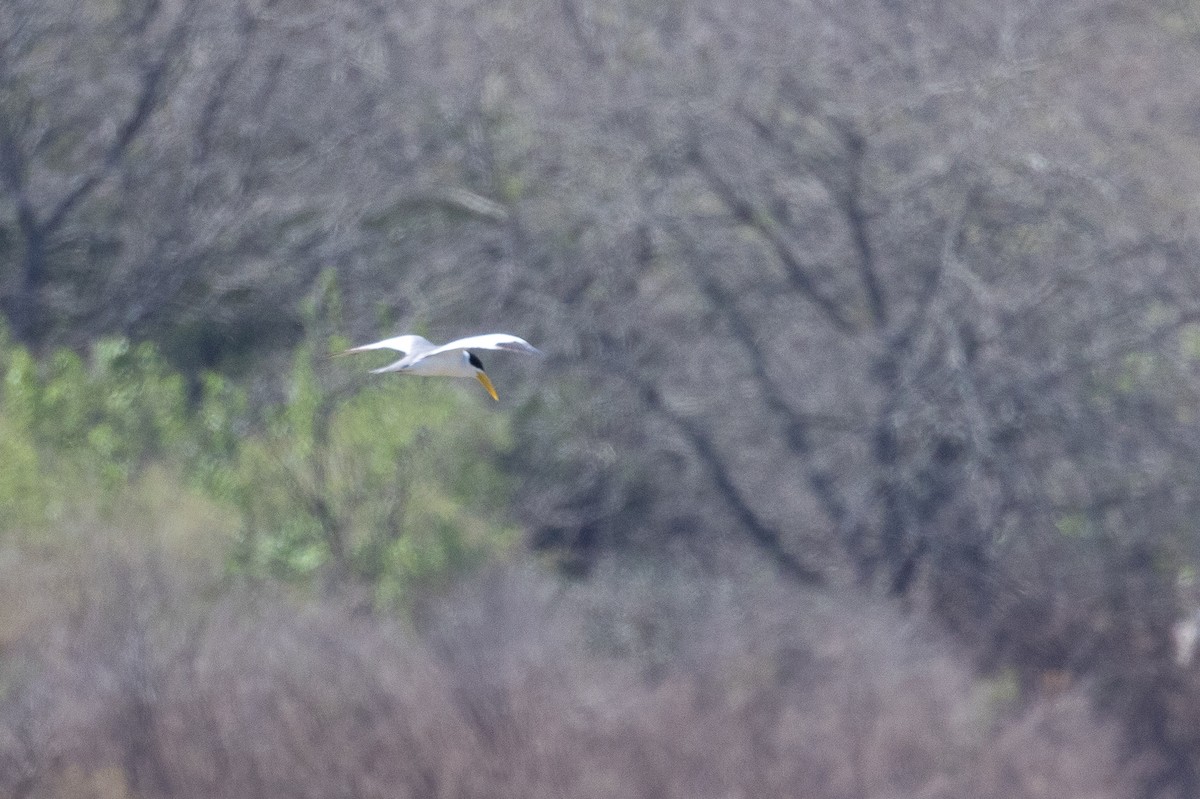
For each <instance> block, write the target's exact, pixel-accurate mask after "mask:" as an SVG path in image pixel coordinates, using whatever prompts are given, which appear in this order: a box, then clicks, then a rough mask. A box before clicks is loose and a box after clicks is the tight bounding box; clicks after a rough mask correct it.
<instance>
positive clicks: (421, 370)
mask: <svg viewBox="0 0 1200 799" xmlns="http://www.w3.org/2000/svg"><path fill="white" fill-rule="evenodd" d="M368 350H395V351H396V352H399V353H403V355H404V357H403V358H401V359H400V360H398V361H396V362H395V363H391V364H388V365H387V366H383V367H380V368H379V369H372V370H371V372H372V373H373V374H381V373H383V372H400V373H401V374H407V375H426V376H431V377H473V378H475V379H476V380H478V381H479V382H480V383H482V384H483V387H484V388H486V389H487V393H488V394H489V395H491V397H492V399H494V400H499V399H500V397H499V395H498V394H496V388H495V386H493V385H492V381H491V380H489V379H488V376H487V375H486V374H485V373H484V371H483V363H482V362H481V361H480V360H479V356H477V355H476V354H475V353H473V352H471V350H504V351H506V352H524V353H527V354H529V355H541V354H542V351H541V350H539V349H538V348H537V347H535V346H533V345H532V344H530V343H529V342H528V341H526V340H525V339H523V338H518V337H517V336H511V335H509V334H508V333H484V334H483V335H479V336H468V337H467V338H460V339H457V340H455V341H451V342H449V343H447V344H442V345H441V346H438V345H436V344H434V343H433V342H432V341H428V340H426V339H424V338H421V337H420V336H413V335H407V336H396V337H394V338H385V339H384V340H383V341H376V342H374V343H373V344H363V345H362V346H360V347H351V348H350V349H348V350H346V351H345V352H343V353H342V355H348V354H350V353H352V352H366V351H368Z"/></svg>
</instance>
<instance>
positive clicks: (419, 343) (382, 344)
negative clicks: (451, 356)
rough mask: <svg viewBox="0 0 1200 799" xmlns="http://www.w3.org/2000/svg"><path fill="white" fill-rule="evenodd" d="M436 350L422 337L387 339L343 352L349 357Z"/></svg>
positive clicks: (413, 353) (414, 353)
mask: <svg viewBox="0 0 1200 799" xmlns="http://www.w3.org/2000/svg"><path fill="white" fill-rule="evenodd" d="M432 349H434V344H433V342H432V341H429V340H428V339H425V338H422V337H421V336H412V335H409V336H396V337H394V338H385V339H384V340H383V341H376V342H374V343H372V344H363V345H361V346H358V347H351V348H350V349H348V350H346V351H345V352H343V353H342V354H343V355H347V354H349V353H351V352H367V351H368V350H395V351H396V352H402V353H404V354H405V355H409V356H412V355H420V354H422V353H425V352H428V351H429V350H432Z"/></svg>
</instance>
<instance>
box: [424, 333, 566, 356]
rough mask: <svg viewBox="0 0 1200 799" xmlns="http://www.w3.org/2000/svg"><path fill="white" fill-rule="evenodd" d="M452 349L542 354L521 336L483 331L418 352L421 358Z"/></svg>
mask: <svg viewBox="0 0 1200 799" xmlns="http://www.w3.org/2000/svg"><path fill="white" fill-rule="evenodd" d="M454 350H504V351H506V352H524V353H526V354H528V355H542V354H543V353H542V351H541V350H539V349H538V348H537V347H535V346H533V345H532V344H530V343H529V342H528V341H526V340H525V339H523V338H519V337H517V336H513V335H510V334H508V333H484V334H483V335H480V336H468V337H467V338H460V339H456V340H454V341H449V342H447V343H445V344H443V345H442V346H440V347H434V348H433V349H431V350H429V351H427V352H422V353H420V356H421V357H422V358H428V357H430V356H433V355H437V354H438V353H442V352H452V351H454Z"/></svg>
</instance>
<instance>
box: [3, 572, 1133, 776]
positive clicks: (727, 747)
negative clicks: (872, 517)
mask: <svg viewBox="0 0 1200 799" xmlns="http://www.w3.org/2000/svg"><path fill="white" fill-rule="evenodd" d="M163 571H164V570H161V569H155V568H152V567H149V566H147V565H145V564H143V566H142V567H139V568H138V569H137V570H130V569H124V570H122V569H121V568H118V567H115V566H113V565H112V564H110V565H109V567H108V568H106V569H104V570H101V571H100V573H99V574H98V575H97V576H96V577H94V578H93V579H94V581H95V582H96V584H97V586H98V587H96V588H93V589H91V590H92V593H93V595H94V596H95V597H96V601H94V602H92V603H90V605H89V606H88V607H87V609H86V612H84V613H82V614H80V615H78V617H76V618H73V619H65V620H62V621H61V623H60V624H59V625H58V627H57V629H56V630H55V631H54V632H53V634H52V635H45V636H42V637H40V638H39V643H37V645H36V646H32V645H31V647H30V651H28V652H27V653H26V655H24V656H23V657H21V658H15V657H14V658H10V659H9V663H8V665H9V671H8V673H9V674H11V675H15V676H14V677H13V681H14V685H16V686H17V687H14V689H13V690H11V691H10V692H9V695H8V697H7V698H6V700H5V702H4V707H3V716H2V723H0V728H2V729H0V796H4V797H13V799H17V797H20V798H21V799H26V798H28V799H34V798H38V799H40V798H41V797H51V796H92V797H125V796H141V797H160V796H161V797H176V796H178V797H285V796H286V797H313V798H314V799H317V798H318V797H320V799H329V797H343V796H344V797H414V798H416V797H461V798H462V799H470V797H488V798H489V799H503V798H504V797H513V798H514V799H515V798H516V797H522V798H523V799H537V798H538V797H546V799H550V797H555V798H556V799H561V797H588V798H589V799H616V797H621V798H622V799H628V798H629V797H664V798H673V797H679V799H684V798H685V797H686V798H688V799H692V798H695V797H734V796H739V797H775V796H778V797H785V796H786V797H795V796H802V797H813V799H822V798H823V797H829V798H830V799H835V798H837V797H851V796H853V797H897V796H906V797H928V798H929V799H935V798H938V797H947V799H949V798H950V797H962V796H972V797H985V798H986V797H997V799H999V798H1000V797H1005V798H1006V799H1008V798H1009V797H1049V796H1054V797H1059V798H1061V799H1071V797H1089V799H1099V798H1100V797H1110V796H1111V797H1115V796H1123V795H1127V791H1125V790H1124V789H1123V787H1122V786H1123V784H1124V783H1123V782H1122V780H1121V779H1119V777H1118V772H1119V766H1118V765H1117V763H1116V760H1115V758H1114V753H1113V752H1114V750H1113V748H1112V742H1111V739H1110V736H1109V734H1108V733H1107V731H1106V730H1105V729H1104V728H1103V727H1101V726H1099V725H1097V724H1096V722H1094V721H1093V720H1092V719H1091V717H1090V714H1089V713H1088V712H1087V708H1086V706H1085V704H1084V702H1083V700H1081V699H1080V698H1079V697H1078V696H1074V695H1071V694H1069V693H1068V694H1064V695H1063V696H1061V697H1060V698H1058V699H1056V700H1053V701H1046V702H1043V703H1041V704H1038V705H1036V706H1035V707H1032V708H1028V709H1026V710H1024V711H1020V712H1018V711H1017V710H1016V709H1015V708H1012V707H1009V706H1008V705H1006V704H1005V703H1004V702H1001V701H999V700H995V699H989V696H991V695H992V694H995V692H994V691H993V692H991V693H989V691H987V690H986V685H982V684H980V683H977V682H973V681H972V680H971V678H970V677H969V675H968V673H967V671H966V670H965V669H964V668H963V667H962V666H961V665H960V664H959V662H958V661H957V659H956V658H955V657H953V656H952V655H951V654H950V652H949V651H948V650H947V648H946V647H945V646H943V645H941V644H940V643H939V642H938V641H937V640H936V638H935V637H933V636H932V635H930V634H929V633H928V632H926V631H924V630H923V629H921V627H920V625H918V624H916V623H914V622H913V621H911V620H908V619H905V618H903V617H901V616H899V615H898V614H896V613H893V612H891V611H889V610H887V609H886V608H882V607H880V606H877V605H868V604H865V603H863V602H861V601H856V600H853V599H850V598H848V597H844V596H838V595H832V594H812V593H804V592H800V591H798V590H794V589H790V588H787V587H784V586H782V585H779V584H777V583H773V582H766V581H764V580H763V579H762V578H761V577H756V576H754V575H745V576H743V577H742V578H738V579H722V580H717V579H713V578H707V577H704V576H702V575H701V574H698V573H689V572H688V571H687V570H686V569H679V568H677V567H670V568H668V567H666V566H661V565H660V566H653V565H652V566H642V567H639V568H637V569H629V568H617V567H611V568H608V569H602V570H601V573H599V574H598V575H597V576H596V577H595V578H594V579H593V580H592V581H590V582H588V583H582V584H575V585H563V584H560V583H558V582H556V581H554V580H552V579H551V578H549V577H546V576H544V575H542V574H540V573H538V572H536V571H535V570H534V569H532V568H529V567H525V568H518V567H511V568H507V569H500V570H496V571H493V572H489V573H485V574H482V575H477V576H476V577H474V578H472V579H470V580H468V581H466V582H464V583H463V584H462V585H460V586H458V587H457V588H456V589H454V590H453V591H451V592H450V593H449V594H448V595H446V596H442V597H431V598H427V599H426V600H425V601H424V602H422V603H421V605H420V606H419V607H418V608H417V609H416V610H415V611H414V614H413V619H412V623H403V624H402V623H400V622H398V621H395V620H389V619H384V618H379V617H376V616H372V615H369V614H365V613H362V612H359V611H355V610H354V609H353V607H352V606H350V605H349V604H347V603H342V602H340V601H337V600H322V601H315V600H311V599H308V600H299V599H297V598H295V597H287V596H284V595H280V594H277V593H276V594H273V595H272V594H267V593H264V592H262V591H258V592H249V591H247V592H241V593H238V594H236V595H233V596H226V597H225V598H222V599H220V600H217V601H215V602H211V603H207V604H206V603H205V601H204V600H202V599H201V598H200V597H197V596H186V597H184V596H178V595H177V592H175V591H174V589H173V588H172V583H171V581H170V580H167V579H165V578H163V577H162V573H163Z"/></svg>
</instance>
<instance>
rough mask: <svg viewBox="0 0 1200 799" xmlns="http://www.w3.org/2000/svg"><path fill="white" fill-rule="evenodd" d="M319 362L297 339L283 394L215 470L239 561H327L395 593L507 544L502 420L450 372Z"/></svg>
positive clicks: (286, 572)
mask: <svg viewBox="0 0 1200 799" xmlns="http://www.w3.org/2000/svg"><path fill="white" fill-rule="evenodd" d="M327 363H328V360H327V359H325V358H324V356H323V355H318V354H316V353H315V352H314V351H313V348H312V347H311V346H308V345H306V346H304V347H301V348H300V350H299V351H298V352H297V354H296V358H295V362H294V365H293V369H292V373H291V379H290V385H289V386H288V398H287V401H286V402H284V403H282V404H280V405H279V406H277V407H275V408H272V409H270V410H269V411H268V412H267V414H266V418H265V419H264V420H263V422H264V424H263V428H264V429H263V433H262V434H261V435H259V436H255V437H252V438H247V439H243V440H242V441H241V443H240V445H239V446H238V447H237V448H236V452H235V453H234V457H233V458H232V459H231V460H230V462H229V465H228V468H227V469H225V470H221V471H218V472H217V473H216V474H215V475H214V476H216V477H218V478H219V479H220V481H221V483H220V485H217V484H215V483H214V484H213V486H214V488H215V489H217V490H218V491H220V492H221V493H222V494H223V495H224V496H225V497H226V498H227V499H228V500H229V501H231V502H232V503H233V504H234V505H236V506H237V507H238V508H239V509H240V510H241V512H242V517H243V520H244V529H243V532H242V536H241V538H240V541H239V545H238V548H237V552H236V555H235V561H236V563H237V565H238V567H239V568H241V569H243V570H246V571H248V572H250V573H253V574H268V575H272V576H276V577H282V578H286V579H301V578H305V577H309V576H311V575H313V574H314V573H316V572H317V571H318V570H326V571H329V572H332V573H333V574H334V575H336V576H337V577H340V578H341V577H349V578H352V579H355V580H360V581H364V582H367V583H369V584H371V585H374V586H376V587H377V589H378V591H379V594H380V598H381V599H382V600H384V601H394V600H398V599H401V598H402V597H403V596H404V594H405V592H406V591H407V589H408V587H409V586H411V585H412V584H413V582H414V581H421V580H429V579H433V578H437V577H440V576H443V575H446V574H449V573H451V572H453V571H455V570H458V569H461V568H464V567H467V566H470V565H472V564H475V563H478V562H480V561H481V560H484V559H486V558H488V557H491V556H494V555H497V554H499V553H501V552H503V551H504V550H505V549H507V548H508V547H509V546H510V545H511V543H512V542H513V541H514V539H515V531H514V530H513V529H512V528H511V527H510V526H508V525H506V524H505V522H504V516H503V512H504V509H505V507H506V500H507V495H508V485H507V480H506V479H505V478H504V476H503V475H502V473H501V472H500V470H499V469H498V467H497V465H496V462H495V461H496V457H495V456H496V454H497V453H499V452H501V451H502V450H504V449H505V448H506V447H507V446H508V435H509V433H508V423H507V420H506V419H505V418H504V417H503V416H500V415H498V414H496V413H495V412H493V411H491V410H490V409H488V410H486V411H485V410H484V409H483V408H481V400H480V398H479V397H476V396H472V395H470V394H468V393H467V392H466V391H465V390H463V389H464V388H465V387H463V386H454V385H449V384H447V383H445V382H439V381H432V380H406V379H403V378H396V379H392V380H387V379H384V380H375V381H373V382H372V383H371V384H370V385H369V386H367V387H366V388H363V389H361V390H352V387H351V386H344V387H343V388H342V389H341V390H334V389H331V388H330V387H329V385H328V384H329V382H331V381H333V380H336V379H339V377H341V378H344V377H345V373H344V372H342V373H339V372H333V371H329V372H322V371H321V367H322V366H323V365H324V364H327ZM330 368H331V369H332V367H330ZM357 368H358V367H357V365H355V366H349V367H346V370H345V371H349V370H352V369H357Z"/></svg>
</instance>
